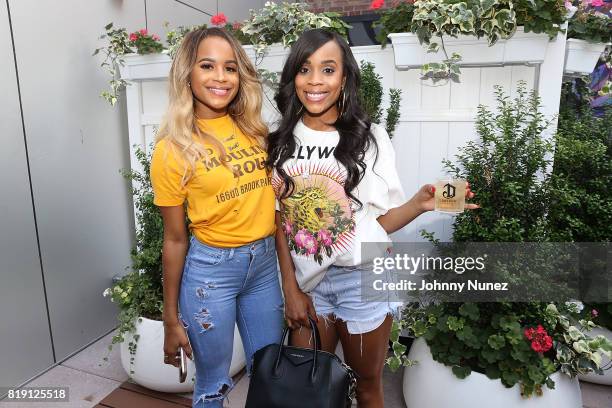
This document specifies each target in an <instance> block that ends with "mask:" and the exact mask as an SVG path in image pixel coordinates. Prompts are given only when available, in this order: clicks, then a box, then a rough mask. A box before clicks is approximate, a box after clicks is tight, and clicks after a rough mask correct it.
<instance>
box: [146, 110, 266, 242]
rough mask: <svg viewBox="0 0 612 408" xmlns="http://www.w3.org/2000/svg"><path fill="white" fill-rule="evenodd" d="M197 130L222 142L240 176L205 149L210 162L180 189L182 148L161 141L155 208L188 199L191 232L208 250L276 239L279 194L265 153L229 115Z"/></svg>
mask: <svg viewBox="0 0 612 408" xmlns="http://www.w3.org/2000/svg"><path fill="white" fill-rule="evenodd" d="M198 125H199V126H200V128H201V129H202V130H203V131H206V132H207V133H209V134H212V135H214V136H215V137H216V138H217V139H218V140H219V141H221V142H222V143H223V145H224V146H225V149H226V152H227V154H228V158H227V159H226V161H227V162H228V164H229V166H230V167H231V168H233V169H234V170H235V173H236V174H232V171H230V170H229V169H228V168H227V166H225V165H224V163H222V162H221V159H220V157H219V154H218V152H217V151H216V150H215V149H214V148H213V147H212V145H208V144H205V145H204V147H205V148H206V149H207V153H209V157H208V159H207V160H205V159H202V160H201V161H200V162H198V163H197V164H196V171H195V174H194V175H193V176H192V177H191V178H190V179H189V181H188V182H187V184H186V185H185V186H184V187H182V188H181V179H182V177H183V173H184V171H185V168H186V167H185V164H184V163H185V162H184V161H183V160H181V158H180V156H179V155H178V148H177V147H176V146H174V145H172V144H171V142H168V141H167V140H166V139H162V140H160V141H159V142H158V143H157V145H156V146H155V150H154V152H153V157H152V159H151V183H152V184H153V193H154V200H153V202H154V203H155V205H158V206H176V205H182V204H183V203H184V202H185V200H187V216H188V217H189V220H190V221H191V224H190V225H189V230H190V231H191V233H192V234H194V235H195V236H196V238H197V239H198V240H200V241H202V242H204V243H206V244H208V245H212V246H216V247H223V248H228V247H238V246H242V245H245V244H248V243H249V242H253V241H257V240H258V239H261V238H264V237H267V236H269V235H272V234H273V233H274V231H275V228H276V227H275V225H274V213H275V208H274V190H273V189H272V185H271V180H270V174H268V172H267V171H266V168H265V161H266V158H267V154H266V151H265V150H264V149H263V148H262V147H260V146H259V144H258V143H257V142H256V141H255V140H254V139H251V138H248V137H247V136H245V135H244V134H243V133H242V132H241V131H240V129H239V128H238V126H235V125H233V124H232V119H231V118H230V116H229V115H226V116H223V117H220V118H216V119H200V120H198ZM187 166H188V165H187Z"/></svg>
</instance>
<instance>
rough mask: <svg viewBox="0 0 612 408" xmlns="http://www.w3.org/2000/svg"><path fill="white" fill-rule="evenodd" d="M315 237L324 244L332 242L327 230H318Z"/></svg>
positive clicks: (327, 244) (328, 244)
mask: <svg viewBox="0 0 612 408" xmlns="http://www.w3.org/2000/svg"><path fill="white" fill-rule="evenodd" d="M317 237H318V238H319V241H321V243H322V244H323V245H325V246H330V245H331V244H332V237H331V234H330V233H329V231H328V230H324V229H322V230H320V231H319V232H317Z"/></svg>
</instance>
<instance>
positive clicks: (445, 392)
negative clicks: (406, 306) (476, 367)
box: [403, 338, 582, 408]
mask: <svg viewBox="0 0 612 408" xmlns="http://www.w3.org/2000/svg"><path fill="white" fill-rule="evenodd" d="M408 358H409V359H410V360H417V364H416V365H414V366H411V367H406V368H405V369H404V385H403V391H404V400H405V401H406V406H407V407H408V408H422V407H427V408H448V407H453V408H473V407H495V408H548V407H555V408H578V407H582V394H581V392H580V386H579V385H578V379H577V378H574V379H570V378H569V377H568V376H567V375H565V374H561V373H560V372H556V373H554V374H553V375H551V379H552V380H553V381H554V382H555V388H554V389H552V390H550V389H545V390H543V394H542V396H535V395H534V396H532V397H530V398H523V397H521V392H520V390H519V387H518V386H517V385H515V386H514V387H512V388H506V387H504V386H503V385H502V383H501V382H500V381H499V380H491V379H489V378H488V377H487V376H485V375H484V374H480V373H477V372H472V374H471V375H469V376H468V377H466V378H464V379H459V378H457V377H456V376H455V375H454V374H453V373H452V371H451V368H450V367H447V366H445V365H444V364H440V363H438V362H437V361H435V360H434V359H433V358H432V356H431V352H430V351H429V346H428V345H427V343H426V342H425V340H424V339H422V338H418V339H417V340H415V342H414V344H413V345H412V348H411V349H410V353H409V354H408Z"/></svg>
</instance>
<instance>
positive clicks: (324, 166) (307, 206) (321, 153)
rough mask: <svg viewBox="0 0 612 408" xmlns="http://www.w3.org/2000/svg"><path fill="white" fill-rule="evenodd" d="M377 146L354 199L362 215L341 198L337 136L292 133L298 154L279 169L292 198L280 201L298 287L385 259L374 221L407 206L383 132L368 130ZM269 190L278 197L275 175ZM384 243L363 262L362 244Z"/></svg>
mask: <svg viewBox="0 0 612 408" xmlns="http://www.w3.org/2000/svg"><path fill="white" fill-rule="evenodd" d="M371 131H372V134H373V135H374V137H375V138H376V142H377V145H378V159H377V160H376V163H374V161H375V151H374V148H373V146H371V147H370V149H369V150H368V152H366V155H365V158H364V161H365V163H366V166H367V168H366V170H365V174H364V176H363V178H362V180H361V182H360V183H359V185H358V186H357V187H355V189H354V190H353V191H352V194H353V195H354V196H355V197H357V198H358V199H359V201H361V203H362V205H363V206H362V207H361V209H359V208H358V205H357V204H356V203H351V200H350V199H349V198H348V197H347V195H346V194H345V192H344V182H345V180H346V170H345V168H344V166H343V165H342V164H341V163H340V162H338V161H337V160H336V159H335V157H334V150H335V148H336V145H337V144H338V141H339V140H340V135H339V133H338V132H337V131H317V130H313V129H310V128H308V127H307V126H306V125H304V123H303V122H302V121H299V122H298V124H297V125H296V127H295V129H294V130H293V134H294V136H295V139H296V144H297V146H296V149H295V152H294V154H293V156H292V157H291V158H290V159H289V160H287V161H286V162H285V163H284V165H283V168H284V170H285V171H286V172H287V174H288V175H289V176H290V177H291V178H292V179H293V182H294V184H295V188H294V191H293V193H292V194H291V196H290V197H288V198H286V199H282V200H280V199H279V201H280V206H279V208H278V209H279V210H280V211H281V219H282V226H283V230H284V232H285V235H286V237H287V242H288V244H289V249H290V251H291V256H292V258H293V263H294V265H295V272H296V278H297V281H298V284H299V285H300V288H301V290H302V291H304V292H309V291H311V290H312V289H313V288H314V287H315V286H316V285H317V284H318V283H319V282H320V280H321V279H322V278H323V276H324V274H325V271H326V270H327V268H328V267H329V266H330V265H338V266H356V265H361V264H364V263H367V262H368V261H371V260H372V258H373V256H382V255H384V252H385V250H386V249H387V248H388V247H389V246H390V244H388V243H389V242H391V240H390V239H389V236H388V235H387V233H386V231H385V230H384V229H383V228H382V227H381V225H380V224H379V223H378V221H377V220H376V219H377V218H378V217H379V216H381V215H383V214H385V213H386V212H387V211H388V210H389V209H391V208H394V207H398V206H400V205H402V204H403V203H404V202H405V198H404V192H403V189H402V186H401V184H400V180H399V177H398V175H397V170H396V168H395V152H394V150H393V145H392V144H391V140H390V139H389V136H388V135H387V132H386V131H385V129H384V128H383V127H381V126H380V125H376V124H372V128H371ZM272 184H273V186H274V190H275V192H276V195H277V197H279V196H280V194H281V193H282V191H283V181H282V179H281V178H280V176H279V175H278V174H277V173H276V172H275V173H274V176H273V179H272ZM363 242H376V243H383V244H382V246H380V245H379V248H378V250H377V251H374V252H377V253H376V254H371V253H370V251H369V250H368V255H367V256H366V257H365V258H367V259H362V254H361V243H363Z"/></svg>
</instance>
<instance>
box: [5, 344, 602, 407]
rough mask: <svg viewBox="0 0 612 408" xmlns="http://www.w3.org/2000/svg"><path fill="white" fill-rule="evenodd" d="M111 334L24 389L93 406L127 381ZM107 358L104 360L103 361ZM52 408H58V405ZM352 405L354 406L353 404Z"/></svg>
mask: <svg viewBox="0 0 612 408" xmlns="http://www.w3.org/2000/svg"><path fill="white" fill-rule="evenodd" d="M111 338H112V333H111V334H109V335H107V336H105V337H103V338H102V339H100V340H99V341H97V342H96V343H94V344H92V345H91V346H89V347H88V348H86V349H85V350H83V351H82V352H80V353H78V354H77V355H75V356H73V357H72V358H70V359H68V360H66V361H64V362H63V363H61V364H60V365H58V366H57V367H54V368H53V369H51V370H49V371H47V372H46V373H45V374H43V375H41V376H40V377H38V378H36V379H35V380H33V381H32V382H30V383H29V384H28V386H32V387H34V386H68V387H69V388H70V391H69V392H70V402H67V403H61V408H90V407H94V406H95V405H96V404H97V403H98V402H100V401H101V400H102V399H103V398H104V397H105V396H106V395H108V394H110V393H111V392H112V391H113V390H114V389H115V388H117V387H118V386H119V385H120V384H121V383H122V382H124V381H126V380H127V379H128V376H127V374H126V373H125V372H124V371H123V368H122V367H121V361H120V358H119V347H115V348H113V351H112V352H110V353H109V351H108V345H109V344H110V341H111ZM105 356H108V361H104V360H103V358H104V357H105ZM248 381H249V380H248V377H247V376H246V375H245V376H243V377H242V378H241V380H240V381H239V382H238V384H236V386H235V388H234V390H233V391H232V392H231V393H230V395H229V397H228V399H227V400H226V404H225V406H226V407H228V408H242V407H244V401H245V399H246V394H247V390H248V387H249V383H248ZM384 387H385V407H386V408H404V407H405V405H404V402H403V396H402V372H401V370H399V371H398V372H396V373H392V372H391V371H390V370H388V369H387V368H385V373H384ZM580 387H581V389H582V400H583V408H609V407H612V386H603V385H597V384H591V383H586V382H581V383H580ZM44 406H49V404H48V403H43V402H38V403H17V402H3V401H0V408H36V407H44ZM53 406H57V407H60V405H59V404H53ZM354 406H355V405H354Z"/></svg>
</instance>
